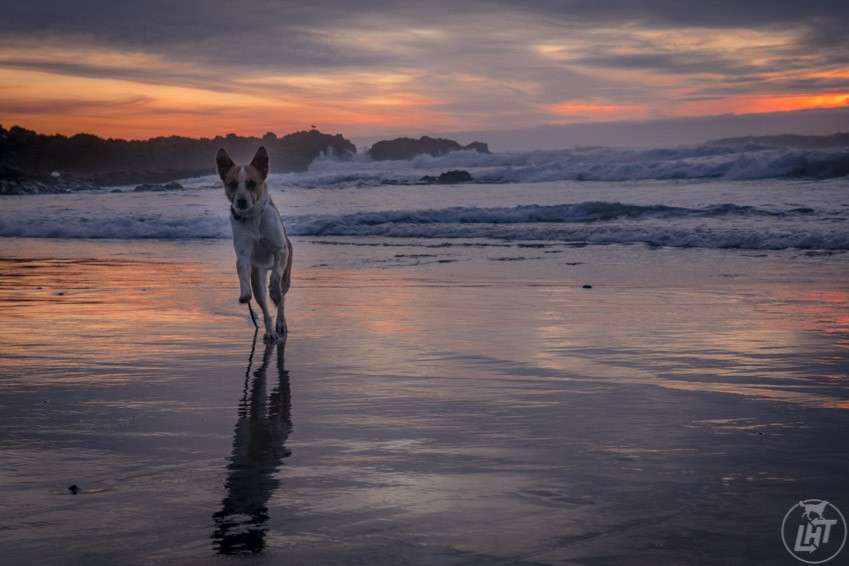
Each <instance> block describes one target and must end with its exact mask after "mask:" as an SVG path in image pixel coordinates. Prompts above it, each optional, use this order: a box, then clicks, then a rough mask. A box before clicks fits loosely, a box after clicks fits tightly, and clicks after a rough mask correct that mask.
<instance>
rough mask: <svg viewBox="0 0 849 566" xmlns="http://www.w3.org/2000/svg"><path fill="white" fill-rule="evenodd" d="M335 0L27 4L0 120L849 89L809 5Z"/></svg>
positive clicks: (428, 115)
mask: <svg viewBox="0 0 849 566" xmlns="http://www.w3.org/2000/svg"><path fill="white" fill-rule="evenodd" d="M319 4H321V3H319ZM328 9H329V8H328V7H327V6H325V8H324V9H323V8H322V7H321V6H319V5H317V6H316V7H315V8H310V9H306V8H305V9H303V10H302V11H298V12H297V15H298V16H299V17H300V18H301V19H302V20H303V21H294V22H290V21H289V18H288V17H289V16H290V13H289V12H288V11H287V10H291V9H290V8H286V7H285V6H281V7H275V8H268V10H269V13H267V14H254V15H251V20H252V25H253V26H254V28H255V29H253V32H254V33H251V34H245V35H242V36H239V37H233V35H232V34H227V35H225V36H223V37H222V36H220V35H219V31H218V29H219V28H218V26H219V25H220V24H221V20H220V15H219V14H212V13H203V14H190V13H182V14H180V13H178V14H172V15H170V16H169V17H168V18H165V17H164V16H161V17H162V21H161V22H160V21H159V20H158V19H157V17H156V16H151V15H150V14H149V13H147V12H145V13H136V12H137V10H136V9H135V8H127V7H125V8H120V7H117V6H116V7H112V8H109V9H107V10H106V13H102V14H90V15H87V19H74V18H71V20H72V21H68V22H64V21H57V22H56V23H54V24H52V27H51V28H50V30H49V31H45V30H43V29H40V28H39V29H38V33H28V31H33V32H34V31H35V30H36V28H37V26H38V25H39V24H38V23H37V22H38V21H40V19H39V18H36V16H35V15H34V14H29V13H28V9H27V8H19V10H18V11H17V12H15V13H14V14H12V16H14V17H12V18H11V19H10V20H9V21H7V22H6V23H5V24H3V25H4V27H5V30H4V33H3V35H2V41H0V85H2V86H0V124H2V125H3V126H5V127H10V126H12V125H21V126H23V127H27V128H30V129H35V130H37V131H40V132H43V133H61V134H65V135H71V134H74V133H77V132H87V133H94V134H98V135H101V136H106V137H123V138H147V137H152V136H160V135H172V134H179V135H186V136H214V135H218V134H223V133H229V132H234V133H238V134H242V135H262V134H264V133H265V132H267V131H274V132H277V133H287V132H291V131H294V130H298V129H305V128H309V127H310V126H311V125H312V124H315V125H317V126H318V127H319V128H320V129H322V130H323V131H338V132H343V133H345V134H346V135H354V136H356V135H360V136H363V135H377V134H384V133H403V132H411V133H412V132H422V133H425V132H451V131H486V130H491V129H506V130H509V129H516V128H527V127H535V126H544V125H553V124H561V125H562V124H570V123H586V122H608V121H629V120H651V119H663V118H674V117H677V118H680V117H694V116H704V115H722V114H755V113H779V112H793V111H798V110H806V109H817V108H835V107H847V104H848V102H847V101H849V94H847V86H846V85H847V82H846V81H847V77H849V67H847V66H846V64H845V61H846V59H845V58H841V57H839V56H838V55H837V54H838V53H839V52H840V51H839V50H834V55H833V56H832V55H831V53H832V51H831V50H829V49H827V48H824V47H825V45H818V46H817V45H814V42H815V41H817V40H818V39H817V37H816V35H815V32H814V28H812V27H811V25H813V24H810V23H809V22H808V21H807V20H805V19H804V18H801V19H800V18H799V17H798V16H797V17H796V18H795V19H793V20H791V19H789V16H788V19H787V20H786V21H784V20H782V21H777V22H770V21H768V20H769V18H770V16H769V15H764V21H763V23H759V22H744V21H742V20H741V21H735V20H734V18H733V14H729V15H728V16H727V21H704V22H702V20H703V19H704V18H702V19H700V18H699V14H698V13H694V14H692V15H684V16H680V17H678V16H676V18H678V19H679V20H680V21H678V20H676V21H670V16H669V15H667V14H663V13H660V12H658V13H648V14H643V13H640V14H636V13H632V12H630V11H629V10H626V9H621V13H619V12H617V11H616V10H610V11H609V12H604V11H595V10H590V9H587V12H588V13H587V15H586V16H585V17H587V18H592V19H593V20H594V21H593V25H588V26H583V25H580V26H579V25H577V24H578V23H581V22H582V21H583V20H582V19H580V18H581V14H580V13H575V14H574V15H572V14H570V13H556V12H557V11H556V10H555V11H554V13H551V14H546V13H545V12H544V11H542V10H541V9H539V8H531V7H528V8H520V7H514V8H501V9H494V11H493V9H492V8H489V9H488V11H487V10H483V8H482V7H475V5H474V3H472V4H470V5H469V6H468V7H466V8H465V9H466V10H469V11H470V12H474V14H475V17H474V18H472V19H471V20H470V21H469V22H468V24H464V25H459V24H458V23H457V21H455V20H454V19H452V18H451V17H450V11H446V10H442V12H440V13H438V14H437V13H434V14H431V13H427V12H426V11H425V12H421V11H420V10H418V9H414V8H407V9H404V8H398V9H397V10H396V11H395V12H392V11H387V12H379V13H378V12H375V13H369V12H368V11H364V12H362V13H358V14H351V15H349V16H348V17H346V18H345V19H340V17H336V18H334V17H329V18H328V13H327V10H328ZM56 10H57V11H58V12H61V11H62V9H61V8H60V6H59V5H57V6H56ZM696 12H698V10H696ZM15 14H17V15H15ZM15 17H17V18H18V20H19V21H17V22H16V21H13V20H14V18H15ZM705 17H707V16H705ZM741 17H742V16H741ZM776 17H778V16H776ZM812 17H813V16H812ZM101 18H102V19H103V20H104V23H103V24H100V23H99V19H101ZM710 18H713V19H715V17H714V15H710ZM673 19H674V18H673ZM107 21H108V24H109V26H112V27H103V26H104V25H105V23H106V22H107ZM137 24H138V25H137ZM33 26H35V27H33ZM28 27H31V28H32V29H31V30H29V29H28ZM139 28H143V29H144V32H142V31H140V29H139ZM175 30H181V32H180V33H175ZM822 41H823V42H825V41H826V39H825V37H824V38H823V39H822Z"/></svg>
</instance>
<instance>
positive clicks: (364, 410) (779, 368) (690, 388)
mask: <svg viewBox="0 0 849 566" xmlns="http://www.w3.org/2000/svg"><path fill="white" fill-rule="evenodd" d="M219 196H220V195H219ZM275 198H277V197H275ZM284 198H285V197H284ZM293 243H294V246H295V264H294V274H295V275H294V282H293V287H292V290H291V291H290V293H289V295H288V297H287V312H288V322H289V328H290V333H289V335H288V337H287V338H286V340H284V341H283V342H281V343H280V344H279V345H277V346H265V345H263V344H262V341H261V339H260V340H259V341H258V342H257V341H256V340H255V338H254V330H253V326H252V324H251V321H250V318H249V316H248V313H247V310H246V308H245V307H244V305H240V304H238V302H237V300H236V299H237V293H238V285H237V280H236V276H235V270H234V265H233V264H234V256H233V251H232V246H231V243H230V242H228V241H227V240H226V239H212V240H152V239H131V240H126V239H125V240H115V239H98V240H91V239H62V238H59V239H43V238H35V239H30V238H3V239H2V244H1V245H2V248H3V250H4V251H3V254H2V261H0V312H2V325H0V351H2V354H1V355H0V375H2V381H0V406H2V410H3V417H2V419H0V432H2V434H0V444H1V445H0V448H2V451H0V458H1V459H2V464H3V465H2V472H0V473H2V475H3V481H2V482H0V490H2V497H0V509H2V512H0V517H2V519H0V523H2V527H1V528H0V548H2V553H3V556H4V561H8V562H9V563H17V564H26V563H40V564H89V563H95V564H99V563H122V564H151V563H157V564H158V563H166V564H196V563H197V564H201V563H219V562H226V561H227V560H226V556H227V555H228V554H252V555H255V558H256V560H257V561H258V562H259V563H280V562H288V563H298V564H364V563H366V564H404V563H408V564H515V563H520V564H589V563H592V564H776V563H788V564H790V563H794V559H793V558H792V557H791V556H790V555H789V554H788V551H787V550H786V549H785V548H784V546H783V544H782V537H781V529H782V519H783V518H784V516H785V514H786V513H787V512H788V510H789V509H790V508H791V507H792V506H794V505H795V504H796V503H798V502H799V501H800V500H806V499H811V498H819V499H824V500H828V501H830V502H833V503H834V504H835V505H836V506H837V507H838V508H841V509H842V510H843V512H844V513H846V512H847V511H849V487H847V486H846V483H845V478H846V477H847V475H849V464H847V462H849V458H847V456H849V445H847V444H846V443H845V442H844V441H843V438H844V436H845V431H846V429H847V424H849V412H847V410H846V409H847V408H849V389H847V381H846V379H847V378H846V375H847V367H849V342H847V333H849V310H847V304H849V301H847V297H849V284H847V279H846V259H845V256H844V255H843V254H841V253H822V252H806V251H803V250H802V251H800V250H784V251H770V252H763V251H758V250H749V251H746V250H739V249H733V250H724V249H692V248H686V249H682V248H657V247H652V246H645V245H638V244H611V245H595V246H593V245H589V246H588V245H576V244H570V243H568V242H552V241H529V240H524V241H508V240H501V241H493V240H480V239H471V238H466V239H459V240H458V239H450V240H434V239H415V238H394V239H393V238H380V237H368V236H359V237H355V236H333V235H330V236H320V235H316V236H296V237H294V238H293ZM72 487H73V488H74V489H70V488H72ZM844 532H845V531H844Z"/></svg>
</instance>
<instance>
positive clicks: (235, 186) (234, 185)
mask: <svg viewBox="0 0 849 566" xmlns="http://www.w3.org/2000/svg"><path fill="white" fill-rule="evenodd" d="M227 186H228V187H230V188H231V189H233V190H236V189H238V188H239V182H238V181H230V182H229V183H227Z"/></svg>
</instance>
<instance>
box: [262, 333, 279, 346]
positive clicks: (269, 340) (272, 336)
mask: <svg viewBox="0 0 849 566" xmlns="http://www.w3.org/2000/svg"><path fill="white" fill-rule="evenodd" d="M262 341H263V342H265V343H266V344H274V343H275V342H277V333H276V332H266V333H265V334H264V335H263V336H262Z"/></svg>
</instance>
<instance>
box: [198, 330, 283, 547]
mask: <svg viewBox="0 0 849 566" xmlns="http://www.w3.org/2000/svg"><path fill="white" fill-rule="evenodd" d="M275 347H276V349H277V381H276V383H272V384H271V386H272V387H270V386H269V384H268V380H267V378H266V375H267V373H268V368H269V365H271V361H272V360H271V358H272V355H273V354H274V350H275ZM285 348H286V339H285V338H282V339H281V340H280V342H279V343H277V344H267V345H266V346H265V352H264V354H263V356H262V364H261V365H260V366H259V367H258V368H257V369H256V370H254V371H253V373H251V367H252V366H253V359H254V354H255V352H256V336H254V342H253V346H252V347H251V354H250V357H249V358H248V367H247V370H246V371H245V389H244V394H243V395H242V399H241V401H240V402H239V420H238V421H237V422H236V429H235V433H234V435H233V454H232V456H231V457H230V463H229V464H228V465H227V480H226V482H225V488H226V490H227V494H226V497H224V500H223V501H222V502H221V510H220V511H219V512H217V513H215V514H214V515H213V519H214V521H215V530H214V532H213V534H212V539H213V546H214V548H215V550H216V551H217V552H218V554H252V553H258V552H262V550H263V548H264V547H265V533H266V530H267V529H268V500H269V499H270V498H271V495H272V494H273V493H274V490H275V489H276V488H277V486H278V485H279V484H280V480H278V479H277V470H278V468H280V466H281V465H283V459H284V458H286V457H288V456H289V455H290V454H291V452H290V451H289V450H287V449H286V446H285V442H286V439H287V438H288V436H289V433H290V432H291V431H292V416H291V407H292V398H291V393H290V390H289V372H287V371H286V369H285V361H284V358H285ZM269 389H271V392H270V393H269V392H268V390H269Z"/></svg>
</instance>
